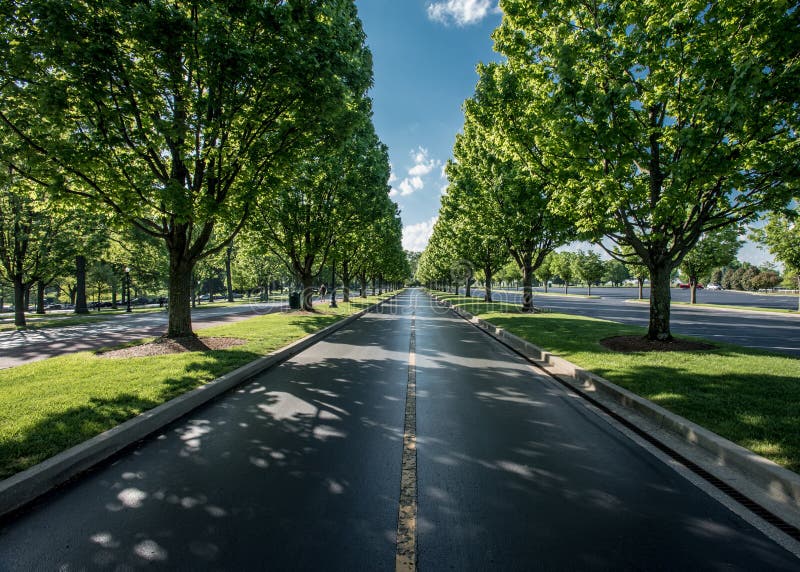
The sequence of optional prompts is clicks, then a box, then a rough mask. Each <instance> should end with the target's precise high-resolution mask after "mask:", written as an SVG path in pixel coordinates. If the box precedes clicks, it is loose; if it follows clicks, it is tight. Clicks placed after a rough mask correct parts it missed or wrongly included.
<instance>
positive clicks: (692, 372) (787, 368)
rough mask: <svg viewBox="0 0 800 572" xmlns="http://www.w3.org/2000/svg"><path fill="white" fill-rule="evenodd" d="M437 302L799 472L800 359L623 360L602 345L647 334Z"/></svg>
mask: <svg viewBox="0 0 800 572" xmlns="http://www.w3.org/2000/svg"><path fill="white" fill-rule="evenodd" d="M435 294H436V295H437V296H438V297H440V298H442V299H446V300H449V301H450V302H451V303H453V304H454V305H457V306H459V307H461V308H462V309H463V310H465V311H467V312H469V313H471V314H474V315H476V316H480V317H481V318H482V319H484V320H487V321H490V322H492V323H493V324H495V325H497V326H499V327H502V328H504V329H506V330H508V331H509V332H512V333H513V334H515V335H517V336H519V337H521V338H523V339H526V340H528V341H529V342H531V343H533V344H535V345H537V346H540V347H542V348H544V349H546V350H548V351H551V352H552V353H554V354H556V355H558V356H560V357H563V358H564V359H566V360H569V361H570V362H572V363H574V364H576V365H578V366H580V367H582V368H584V369H587V370H589V371H591V372H594V373H596V374H597V375H600V376H602V377H604V378H606V379H608V380H609V381H612V382H614V383H616V384H617V385H620V386H622V387H624V388H626V389H628V390H630V391H632V392H634V393H636V394H638V395H640V396H642V397H644V398H646V399H649V400H650V401H652V402H654V403H657V404H658V405H660V406H662V407H664V408H666V409H668V410H670V411H672V412H673V413H676V414H678V415H681V416H683V417H686V418H687V419H690V420H691V421H694V422H695V423H697V424H699V425H701V426H703V427H706V428H707V429H709V430H711V431H713V432H715V433H717V434H719V435H722V436H723V437H725V438H727V439H729V440H731V441H733V442H735V443H738V444H739V445H742V446H743V447H747V448H748V449H750V450H752V451H754V452H756V453H758V454H759V455H762V456H764V457H766V458H768V459H771V460H772V461H774V462H776V463H778V464H779V465H782V466H784V467H786V468H788V469H790V470H792V471H795V472H800V430H798V427H800V359H797V358H793V357H790V356H785V355H780V354H775V353H768V352H764V351H759V350H754V349H748V348H743V347H739V346H734V345H730V344H722V343H719V342H717V341H714V342H708V343H713V344H714V345H715V346H717V347H716V349H712V350H704V351H682V352H637V353H625V354H623V353H618V352H613V351H611V350H609V349H606V348H605V347H603V346H602V345H601V344H600V340H602V339H605V338H608V337H613V336H625V335H642V336H643V335H644V334H645V333H646V331H645V329H644V328H639V327H634V326H627V325H623V324H619V323H617V322H610V321H606V320H598V319H594V318H587V317H583V316H576V315H567V314H556V313H543V314H522V313H520V312H519V309H518V306H517V305H512V304H507V303H494V304H487V303H484V302H480V301H478V300H476V299H475V298H464V297H460V296H459V297H456V296H453V295H452V294H447V293H435ZM686 339H695V340H696V339H697V338H686ZM705 341H708V340H705Z"/></svg>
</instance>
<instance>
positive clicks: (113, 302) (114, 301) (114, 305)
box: [111, 282, 125, 310]
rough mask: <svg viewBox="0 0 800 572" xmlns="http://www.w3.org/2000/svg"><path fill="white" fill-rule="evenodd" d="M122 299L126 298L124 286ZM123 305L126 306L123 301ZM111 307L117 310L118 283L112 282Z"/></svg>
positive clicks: (123, 287)
mask: <svg viewBox="0 0 800 572" xmlns="http://www.w3.org/2000/svg"><path fill="white" fill-rule="evenodd" d="M122 297H123V298H124V297H125V286H124V285H123V286H122ZM122 303H123V304H124V303H125V300H123V301H122ZM111 307H112V308H114V309H115V310H116V309H117V283H116V282H112V283H111Z"/></svg>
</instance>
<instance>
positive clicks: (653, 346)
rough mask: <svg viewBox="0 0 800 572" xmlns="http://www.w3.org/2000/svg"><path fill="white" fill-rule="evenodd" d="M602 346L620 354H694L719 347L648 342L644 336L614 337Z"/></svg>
mask: <svg viewBox="0 0 800 572" xmlns="http://www.w3.org/2000/svg"><path fill="white" fill-rule="evenodd" d="M600 344H601V345H602V346H603V347H605V348H608V349H610V350H611V351H615V352H620V353H633V352H693V351H698V350H713V349H716V347H717V346H714V345H712V344H706V343H704V342H693V341H690V340H679V339H674V340H671V341H669V342H658V341H653V340H648V339H647V338H646V337H643V336H614V337H612V338H605V339H602V340H600Z"/></svg>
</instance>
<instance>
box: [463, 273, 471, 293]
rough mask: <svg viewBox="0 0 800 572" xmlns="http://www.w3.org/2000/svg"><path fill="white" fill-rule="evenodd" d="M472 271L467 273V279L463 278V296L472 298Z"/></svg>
mask: <svg viewBox="0 0 800 572" xmlns="http://www.w3.org/2000/svg"><path fill="white" fill-rule="evenodd" d="M470 282H472V273H469V274H467V279H466V280H464V296H466V297H467V298H472V284H470Z"/></svg>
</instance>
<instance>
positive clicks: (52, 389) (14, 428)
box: [0, 296, 387, 478]
mask: <svg viewBox="0 0 800 572" xmlns="http://www.w3.org/2000/svg"><path fill="white" fill-rule="evenodd" d="M386 297H387V296H381V297H378V296H372V297H369V298H366V299H362V298H354V299H353V300H352V302H351V303H349V304H345V303H342V302H340V303H339V307H338V308H337V309H335V310H332V309H330V308H329V307H328V304H326V303H325V304H319V305H316V307H317V311H316V312H314V313H310V312H289V313H287V312H276V313H270V314H265V315H261V316H257V317H253V318H249V319H245V320H241V321H238V322H235V323H231V324H226V325H222V326H214V327H211V328H205V329H202V330H198V332H197V333H198V335H199V336H200V337H201V338H211V337H230V338H238V339H242V340H246V343H244V344H243V345H239V346H234V347H230V348H226V349H224V350H210V351H203V352H197V351H195V352H185V353H177V354H169V355H159V356H149V357H135V358H107V357H102V356H99V355H97V354H96V353H95V352H79V353H74V354H69V355H65V356H61V357H54V358H50V359H46V360H42V361H38V362H35V363H32V364H29V365H24V366H18V367H14V368H9V369H4V370H0V478H6V477H9V476H11V475H13V474H14V473H17V472H19V471H21V470H24V469H26V468H28V467H31V466H33V465H34V464H36V463H39V462H41V461H43V460H44V459H46V458H48V457H51V456H53V455H55V454H56V453H59V452H60V451H63V450H65V449H67V448H69V447H72V446H73V445H77V444H78V443H81V442H83V441H85V440H87V439H89V438H91V437H94V436H95V435H97V434H99V433H102V432H103V431H106V430H107V429H110V428H112V427H114V426H116V425H119V424H120V423H122V422H123V421H125V420H127V419H130V418H131V417H134V416H136V415H138V414H139V413H142V412H143V411H146V410H148V409H152V408H153V407H156V406H157V405H160V404H162V403H164V402H165V401H168V400H170V399H172V398H174V397H177V396H178V395H180V394H182V393H185V392H186V391H189V390H191V389H194V388H196V387H198V386H200V385H203V384H205V383H208V382H209V381H211V380H213V379H216V378H218V377H220V376H221V375H223V374H225V373H228V372H230V371H232V370H234V369H236V368H238V367H241V366H243V365H245V364H247V363H249V362H251V361H253V360H255V359H258V358H259V357H261V356H264V355H266V354H268V353H270V352H272V351H274V350H276V349H279V348H281V347H283V346H285V345H287V344H289V343H291V342H293V341H295V340H298V339H300V338H303V337H305V336H306V335H308V334H311V333H314V332H316V331H318V330H320V329H322V328H324V327H326V326H329V325H331V324H333V323H334V322H337V321H338V320H340V319H342V318H344V317H346V316H348V315H350V314H354V313H356V312H358V311H359V310H362V309H364V308H366V307H368V306H369V305H371V304H374V303H376V302H378V301H379V300H381V299H383V298H386ZM143 341H150V340H143ZM129 345H130V344H129Z"/></svg>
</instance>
